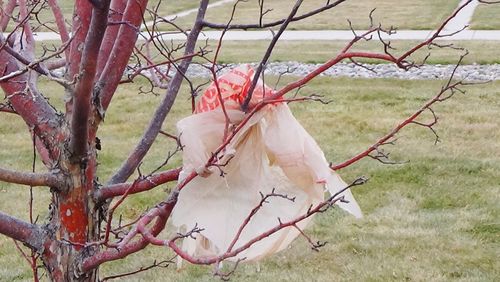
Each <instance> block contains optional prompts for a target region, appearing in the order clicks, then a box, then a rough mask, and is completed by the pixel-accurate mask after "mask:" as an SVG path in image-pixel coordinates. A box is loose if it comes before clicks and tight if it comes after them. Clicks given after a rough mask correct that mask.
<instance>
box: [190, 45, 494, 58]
mask: <svg viewBox="0 0 500 282" xmlns="http://www.w3.org/2000/svg"><path fill="white" fill-rule="evenodd" d="M438 42H439V44H443V45H446V44H450V43H451V42H446V41H438ZM418 43H419V42H418V41H413V40H411V41H406V40H400V41H393V42H392V46H393V47H394V48H396V50H392V51H391V52H392V53H393V54H394V55H398V54H399V55H401V54H402V53H403V52H405V51H407V50H409V49H410V47H413V46H415V45H416V44H418ZM200 44H201V43H200ZM202 44H205V42H203V43H202ZM208 44H209V47H210V48H211V49H215V46H217V44H218V42H216V41H209V42H208ZM346 44H347V42H345V41H280V42H278V44H277V45H276V47H275V49H274V51H273V54H272V56H271V59H270V60H271V61H274V62H286V61H298V62H305V63H322V62H325V61H327V60H329V59H331V58H332V57H335V55H336V54H337V53H338V52H339V51H340V50H342V49H343V48H344V47H345V46H346ZM453 45H454V46H455V47H461V48H465V49H467V50H468V51H469V55H467V57H465V59H464V61H463V63H464V64H498V63H500V58H499V56H498V43H496V42H494V41H454V42H453ZM268 46H269V42H268V41H237V42H235V41H225V42H224V43H223V45H222V49H221V53H220V56H219V62H221V63H248V62H259V61H260V60H262V57H263V56H264V53H265V51H266V49H267V47H268ZM241 50H245V53H244V54H242V52H241ZM352 50H355V51H370V52H379V53H383V52H384V50H383V45H382V44H381V43H380V42H377V40H373V41H368V42H366V41H360V42H359V43H358V44H357V45H355V47H354V48H353V49H352ZM428 53H431V54H432V55H431V56H430V57H429V58H428V60H427V63H429V64H455V63H456V62H457V58H458V57H459V55H460V54H462V53H463V51H461V50H453V49H450V48H437V47H432V49H428V48H422V50H421V51H418V52H416V54H415V55H414V56H412V59H413V60H416V61H421V60H423V59H424V58H425V56H427V54H428ZM359 61H360V62H367V63H381V61H380V60H373V59H360V60H359Z"/></svg>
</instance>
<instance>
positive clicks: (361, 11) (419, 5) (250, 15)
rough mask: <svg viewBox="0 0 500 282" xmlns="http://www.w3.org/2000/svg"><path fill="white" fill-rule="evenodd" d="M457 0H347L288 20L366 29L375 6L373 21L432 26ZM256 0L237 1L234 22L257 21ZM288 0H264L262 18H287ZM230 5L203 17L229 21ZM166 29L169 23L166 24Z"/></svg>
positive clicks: (186, 22)
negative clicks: (304, 16) (313, 13)
mask: <svg viewBox="0 0 500 282" xmlns="http://www.w3.org/2000/svg"><path fill="white" fill-rule="evenodd" d="M325 2H326V1H323V0H309V1H304V3H303V4H302V6H301V8H300V9H299V11H298V13H297V14H299V15H300V14H303V13H305V12H307V11H310V10H313V9H316V8H318V7H321V6H323V5H324V4H325ZM458 2H459V1H458V0H435V1H431V0H425V1H412V0H402V1H398V2H395V1H394V0H376V1H373V0H357V1H346V2H345V3H342V4H340V5H339V6H337V7H335V8H333V9H330V10H328V11H325V12H322V13H320V14H318V15H315V16H314V17H311V18H308V19H306V20H303V21H299V22H295V23H291V24H290V29H297V30H303V29H305V30H318V29H349V24H348V22H347V19H349V20H350V21H351V22H352V24H353V27H354V28H356V29H363V28H364V29H366V28H367V27H369V25H370V20H369V14H370V11H371V10H372V9H374V8H376V11H375V13H374V14H373V20H374V24H375V25H378V24H379V23H382V24H383V26H387V27H388V26H391V25H392V26H396V27H398V28H400V29H433V28H436V27H437V26H438V24H439V23H440V22H441V21H442V20H444V19H445V18H446V16H447V15H449V14H450V13H451V12H452V11H453V10H454V9H455V8H456V7H457V5H458ZM257 3H258V2H257V1H248V2H242V3H239V4H238V6H237V10H236V13H235V16H234V20H233V23H244V24H248V23H258V17H259V11H260V10H259V6H258V4H257ZM291 3H294V2H290V1H289V0H274V1H265V6H264V11H265V10H267V9H270V10H271V11H270V12H268V13H267V14H266V15H265V16H264V18H263V22H272V21H274V20H277V19H282V18H286V17H287V16H288V14H289V12H290V10H291V8H292V5H291ZM232 9H233V5H231V4H227V5H223V6H220V7H217V8H213V9H209V10H208V11H207V15H206V19H207V20H208V21H210V22H216V23H222V24H225V23H227V22H228V21H229V19H230V15H231V12H232ZM194 17H195V16H194V15H191V16H187V17H184V18H180V19H178V20H177V21H176V23H177V24H178V25H180V26H183V27H190V26H191V24H192V22H193V19H194ZM165 28H167V29H169V28H171V27H166V26H165Z"/></svg>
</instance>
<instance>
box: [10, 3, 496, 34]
mask: <svg viewBox="0 0 500 282" xmlns="http://www.w3.org/2000/svg"><path fill="white" fill-rule="evenodd" d="M234 1H235V0H220V1H216V2H214V3H212V4H209V5H208V8H214V7H217V6H221V5H224V4H227V3H230V2H234ZM465 1H467V0H462V1H460V3H459V5H462V4H463V3H464V2H465ZM478 4H479V2H478V0H474V1H473V2H472V3H471V4H469V5H468V6H467V7H465V8H464V9H463V10H462V11H461V12H460V13H459V14H458V15H457V17H456V18H454V19H453V20H452V21H450V22H449V23H448V24H447V25H446V27H445V30H446V31H447V32H449V33H452V32H455V31H458V30H461V29H462V28H463V27H464V26H467V25H468V24H469V22H470V19H471V18H472V15H473V14H474V10H475V9H476V7H477V5H478ZM196 12H197V9H190V10H187V11H183V12H180V13H177V14H173V15H168V16H166V17H165V18H166V19H168V20H173V19H175V18H179V17H185V16H187V15H190V14H193V13H196ZM150 24H152V22H148V23H146V25H150ZM362 32H363V31H362V30H360V31H358V34H360V33H362ZM432 33H433V31H432V30H400V31H398V32H397V33H396V34H393V35H390V36H389V35H385V34H383V39H385V40H388V39H389V40H425V39H427V38H429V36H431V35H432ZM221 34H222V32H221V31H212V30H211V31H205V32H203V33H202V34H201V35H200V36H199V40H207V39H208V40H219V39H220V37H221ZM5 36H6V35H5ZM144 36H145V37H148V35H147V34H144ZM272 36H273V34H272V32H271V31H236V30H234V31H228V32H226V34H225V36H224V38H223V39H224V40H231V41H247V40H271V38H272ZM353 37H354V36H353V34H352V32H351V31H350V30H307V31H306V30H289V31H285V32H284V33H283V34H282V36H281V40H293V41H310V40H326V41H330V40H351V39H353ZM162 38H163V39H164V40H185V39H186V36H185V35H184V34H182V33H166V34H164V35H162ZM35 40H37V41H48V40H59V35H57V34H56V33H53V32H38V33H36V34H35ZM442 40H486V41H500V30H470V29H466V30H464V31H461V32H460V33H458V34H455V35H453V36H451V37H446V38H443V39H442Z"/></svg>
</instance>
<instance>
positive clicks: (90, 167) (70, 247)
mask: <svg viewBox="0 0 500 282" xmlns="http://www.w3.org/2000/svg"><path fill="white" fill-rule="evenodd" d="M94 136H95V132H94V133H93V134H89V137H92V138H89V140H95V137H94ZM64 152H65V153H64V155H63V161H61V162H60V169H61V170H62V171H64V174H65V181H66V183H65V184H66V187H65V188H64V189H62V190H61V191H54V192H53V194H52V204H51V207H52V209H51V218H50V222H49V223H48V225H47V226H46V230H47V232H48V235H49V236H50V237H52V239H57V240H50V243H48V245H47V246H45V249H44V253H43V255H42V260H43V262H44V264H45V265H46V267H47V269H48V272H49V277H50V278H51V279H52V281H97V280H98V275H97V273H98V268H96V269H94V270H92V271H91V272H88V273H82V272H81V271H80V269H78V265H79V262H80V261H81V259H82V258H83V256H84V255H86V254H88V253H89V252H90V251H91V250H92V248H93V246H89V245H88V242H96V241H98V240H99V227H100V223H101V221H102V220H101V217H100V216H99V212H98V210H97V209H96V205H95V203H94V200H93V197H92V194H93V191H94V189H95V188H96V183H97V182H96V176H95V172H96V164H97V162H96V156H97V154H96V149H95V142H90V144H89V153H88V156H87V157H86V158H84V159H82V160H81V161H80V162H77V163H72V162H71V161H70V159H71V153H70V152H68V151H64Z"/></svg>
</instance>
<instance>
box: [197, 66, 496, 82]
mask: <svg viewBox="0 0 500 282" xmlns="http://www.w3.org/2000/svg"><path fill="white" fill-rule="evenodd" d="M251 65H254V66H256V65H255V64H251ZM236 66H238V64H226V65H221V66H220V67H219V69H220V73H221V74H222V73H224V72H226V71H227V70H229V69H231V68H234V67H236ZM318 66H320V64H304V63H299V62H281V63H269V64H268V65H267V67H266V70H265V73H266V74H267V75H280V74H285V75H293V76H304V75H306V74H308V73H311V72H312V71H313V70H314V69H316V68H317V67H318ZM454 68H455V65H425V66H421V67H418V68H412V69H410V70H408V71H405V70H402V69H400V68H398V67H396V66H395V65H393V64H363V65H362V66H360V65H356V64H354V63H339V64H337V65H335V66H333V67H331V68H329V69H328V70H327V71H325V72H324V73H323V74H322V76H330V77H352V78H396V79H411V80H414V79H447V78H449V77H450V75H451V73H452V72H453V69H454ZM188 76H189V77H209V76H210V72H209V71H207V70H206V68H205V67H203V66H201V65H196V64H192V65H191V66H190V67H189V69H188ZM455 77H456V78H457V79H464V80H467V81H490V80H500V64H494V65H463V66H460V67H459V68H458V69H457V71H456V74H455Z"/></svg>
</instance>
